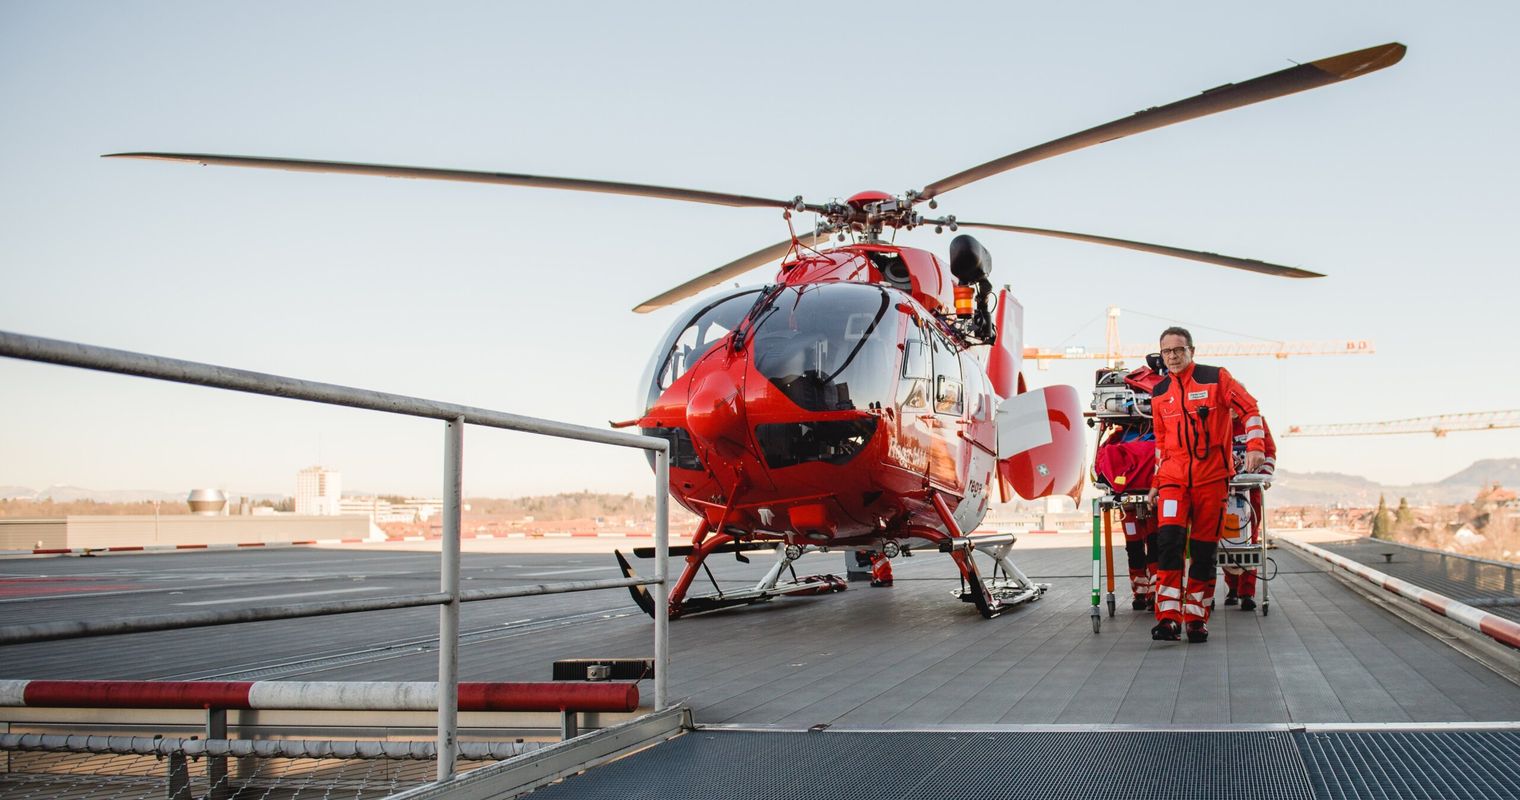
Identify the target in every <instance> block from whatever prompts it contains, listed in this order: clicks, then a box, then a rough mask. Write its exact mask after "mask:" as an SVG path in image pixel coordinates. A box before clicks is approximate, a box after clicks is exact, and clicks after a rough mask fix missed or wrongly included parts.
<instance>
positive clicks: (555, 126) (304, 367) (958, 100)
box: [0, 0, 1520, 495]
mask: <svg viewBox="0 0 1520 800" xmlns="http://www.w3.org/2000/svg"><path fill="white" fill-rule="evenodd" d="M729 5H731V4H721V3H687V4H664V3H623V2H607V3H563V4H551V3H498V2H489V3H487V2H482V3H458V2H441V3H428V4H414V3H406V4H403V3H373V2H353V3H332V2H329V3H294V2H285V3H242V4H232V3H199V2H185V3H166V2H147V3H107V2H96V3H77V2H48V3H42V2H0V144H3V147H0V329H5V330H10V331H16V332H22V333H30V334H37V335H42V336H48V337H54V338H61V339H69V340H76V341H81V342H87V343H92V344H101V345H107V346H111V347H118V348H124V349H130V350H137V351H142V352H147V353H154V354H161V355H167V356H173V357H178V358H186V359H193V360H198V361H208V362H213V363H219V364H226V365H231V366H238V367H243V368H248V369H255V370H261V371H267V372H275V373H282V374H287V375H293V376H297V377H302V378H309V379H315V380H322V381H328V382H333V383H344V384H351V385H359V386H366V387H372V388H376V389H382V390H387V391H393V392H402V393H407V394H414V395H421V396H425V397H432V398H438V399H444V400H450V401H458V402H463V403H468V404H471V405H478V406H485V407H490V408H498V409H502V410H507V411H513V412H518V413H524V414H532V415H540V416H549V417H555V418H560V419H565V420H570V421H574V422H580V423H585V424H592V425H599V424H603V423H604V422H605V421H606V420H608V419H624V418H628V417H630V416H633V415H634V414H635V413H636V412H637V411H638V409H636V408H635V407H634V396H635V391H636V384H637V382H638V377H639V373H640V371H641V369H642V367H643V365H644V362H645V361H646V359H647V358H648V356H649V351H650V349H651V348H652V346H653V340H654V339H655V338H656V337H657V336H658V335H659V334H660V333H661V332H662V331H663V330H664V329H665V327H666V326H667V325H669V324H670V322H671V320H672V319H673V318H674V316H675V315H676V314H677V313H679V311H678V310H676V309H667V310H664V311H661V312H657V313H654V314H650V315H635V314H633V313H631V312H630V311H629V309H630V308H631V307H632V306H633V305H634V304H635V303H637V302H639V301H641V300H643V299H645V298H646V297H649V296H651V295H653V294H655V293H656V292H658V291H661V290H663V289H665V288H668V287H670V286H673V285H675V284H677V283H679V282H681V281H683V280H685V279H687V278H688V277H691V276H692V275H695V274H697V273H699V272H702V271H705V270H708V269H710V268H712V267H713V266H716V265H718V264H721V263H724V262H726V261H728V260H730V259H732V258H734V257H736V256H738V255H740V254H743V253H747V252H749V251H750V250H753V249H755V248H757V247H759V246H762V245H765V244H769V243H771V242H774V241H777V240H779V239H781V238H783V237H784V236H785V227H784V225H783V223H782V220H781V219H780V216H779V213H778V212H775V211H772V210H764V209H730V208H723V207H717V206H702V205H693V204H683V203H674V202H667V201H658V200H646V199H639V198H627V197H613V196H604V195H588V194H579V193H571V192H554V191H539V190H529V189H519V188H512V187H495V186H476V185H467V184H451V183H430V182H418V181H401V180H387V179H379V178H364V177H350V176H336V175H306V174H295V173H282V172H266V171H257V170H239V169H230V168H201V167H196V166H188V165H178V164H164V163H153V162H142V161H124V160H102V159H100V158H98V156H99V155H100V154H102V153H111V152H120V151H131V150H167V151H190V152H213V153H233V154H246V155H275V156H288V157H301V158H320V159H337V160H349V161H372V162H381V163H393V164H414V165H422V166H438V167H458V168H463V169H480V170H500V171H507V172H524V173H531V174H543V175H557V176H568V177H593V178H603V179H609V180H624V181H633V182H643V183H656V184H665V185H674V186H689V187H694V188H706V189H714V190H723V191H734V192H741V193H752V194H758V195H763V196H773V197H791V196H792V195H794V194H802V195H804V196H805V197H806V198H808V199H809V200H811V201H825V200H827V199H830V198H833V197H845V196H848V195H850V194H853V193H855V192H857V191H860V190H863V189H882V190H886V191H891V192H901V191H903V190H905V189H909V188H918V187H921V186H923V185H924V184H925V183H927V182H930V181H933V180H935V179H938V178H942V177H944V176H946V175H949V174H951V173H954V172H957V171H959V170H961V169H963V168H965V167H968V166H971V165H973V164H978V163H981V162H983V161H987V160H990V159H992V158H995V157H997V156H1000V155H1003V154H1006V153H1009V152H1013V151H1014V150H1018V149H1022V148H1024V147H1027V146H1030V145H1033V144H1037V143H1040V142H1043V141H1046V140H1049V139H1052V138H1055V137H1058V136H1061V135H1064V134H1067V133H1070V132H1073V131H1076V130H1079V129H1082V128H1086V127H1090V126H1092V125H1095V124H1099V123H1102V122H1106V121H1109V120H1112V119H1116V118H1118V117H1121V116H1125V115H1127V114H1129V113H1131V112H1134V111H1136V110H1139V109H1142V108H1146V107H1149V106H1154V105H1161V104H1164V103H1168V102H1171V101H1174V100H1178V99H1181V98H1183V97H1187V96H1190V95H1192V94H1194V93H1196V92H1198V91H1200V90H1203V89H1206V88H1209V87H1213V86H1217V85H1219V84H1222V83H1227V82H1231V81H1242V80H1246V79H1249V78H1253V77H1256V76H1258V75H1263V74H1266V73H1268V72H1273V71H1276V70H1278V69H1282V68H1285V67H1287V66H1289V65H1290V64H1291V62H1292V61H1295V60H1296V61H1308V60H1313V59H1317V58H1322V57H1325V56H1330V55H1335V54H1339V53H1343V52H1347V51H1350V50H1356V49H1360V48H1363V47H1369V46H1372V45H1376V44H1382V43H1385V42H1390V41H1400V42H1403V43H1405V44H1407V45H1408V46H1409V54H1408V56H1407V57H1406V58H1405V60H1404V62H1403V63H1401V64H1399V65H1397V66H1395V67H1392V68H1390V69H1388V70H1385V71H1382V72H1378V73H1375V74H1373V75H1370V76H1367V77H1364V78H1361V79H1358V80H1354V81H1350V82H1347V83H1342V84H1337V85H1334V86H1331V87H1328V88H1323V89H1317V90H1314V91H1312V92H1308V93H1304V94H1299V95H1293V96H1290V97H1287V98H1282V99H1277V100H1273V101H1270V102H1267V103H1263V104H1260V105H1255V106H1251V107H1248V108H1245V109H1239V110H1235V111H1231V112H1227V113H1224V114H1221V115H1218V116H1214V117H1209V118H1206V119H1202V120H1195V121H1192V122H1188V123H1184V124H1182V125H1177V126H1173V127H1170V128H1165V129H1162V130H1160V131H1154V132H1151V133H1146V134H1142V135H1139V136H1135V137H1131V138H1127V139H1124V140H1121V141H1116V142H1109V143H1106V144H1103V145H1100V146H1097V147H1093V148H1090V149H1087V150H1084V151H1081V152H1078V153H1074V154H1070V155H1066V156H1062V157H1059V158H1055V159H1051V160H1049V161H1045V162H1041V163H1039V164H1036V165H1033V166H1029V167H1025V168H1022V169H1019V170H1016V171H1014V172H1010V173H1006V174H1003V175H1001V176H997V177H994V178H990V179H988V180H984V181H982V182H981V183H979V184H976V185H973V186H970V187H966V188H963V189H959V190H956V191H954V192H951V193H949V194H947V195H945V196H944V197H942V198H941V200H942V206H941V208H942V210H943V211H946V212H949V213H954V214H957V215H959V216H960V217H962V218H964V219H976V220H981V221H990V222H1006V223H1010V224H1017V225H1030V226H1038V227H1051V228H1061V229H1067V230H1077V231H1084V232H1089V233H1096V234H1104V235H1110V236H1118V237H1125V238H1134V239H1141V240H1145V241H1153V242H1160V243H1166V244H1173V245H1177V246H1182V247H1191V248H1197V249H1204V250H1214V251H1217V252H1222V253H1228V254H1231V255H1239V256H1245V257H1252V258H1260V259H1264V260H1268V261H1275V262H1278V263H1286V264H1293V265H1298V266H1303V267H1306V268H1309V269H1314V270H1317V271H1321V272H1326V273H1328V274H1329V275H1330V277H1328V278H1325V279H1322V280H1317V281H1291V280H1285V279H1277V278H1270V277H1266V276H1260V275H1255V274H1250V273H1243V272H1238V271H1234V270H1228V269H1222V268H1218V267H1211V266H1206V265H1201V264H1195V263H1192V262H1184V261H1176V260H1172V259H1166V258H1162V257H1158V256H1150V255H1145V254H1141V253H1133V252H1127V251H1119V250H1115V251H1109V250H1108V249H1107V248H1100V247H1094V246H1090V245H1083V244H1078V243H1072V242H1062V241H1055V240H1049V241H1046V240H1036V239H1032V238H1030V237H1019V236H1017V235H1015V234H1002V233H988V234H986V235H983V236H981V237H980V238H981V239H982V240H983V242H984V243H985V244H986V245H987V246H988V248H989V249H990V250H991V251H992V253H993V257H994V263H995V266H994V274H993V278H994V280H995V282H997V283H999V284H1004V283H1006V284H1009V285H1011V286H1012V287H1013V288H1014V290H1015V291H1016V293H1017V294H1018V295H1019V296H1020V297H1021V299H1022V301H1023V302H1024V304H1025V305H1026V307H1027V310H1028V312H1027V315H1028V323H1027V341H1028V342H1029V343H1030V344H1035V345H1046V346H1055V345H1058V344H1087V345H1090V346H1093V345H1101V344H1102V341H1103V326H1102V318H1101V315H1102V313H1103V309H1104V308H1105V307H1106V306H1107V305H1109V304H1117V305H1120V306H1122V307H1124V308H1126V309H1132V310H1133V311H1136V312H1144V313H1145V314H1150V315H1153V317H1146V316H1142V315H1140V314H1138V313H1126V314H1125V316H1124V317H1123V322H1122V329H1123V333H1124V337H1125V338H1126V339H1127V340H1134V341H1140V340H1149V339H1151V338H1152V337H1154V336H1155V334H1156V333H1157V332H1158V331H1159V329H1160V328H1161V327H1164V324H1165V323H1164V322H1162V321H1161V320H1160V319H1157V318H1165V319H1172V320H1177V321H1181V322H1183V323H1185V324H1190V325H1191V326H1192V327H1193V329H1194V331H1195V333H1196V334H1197V336H1198V338H1199V340H1200V341H1218V340H1236V339H1240V338H1242V337H1240V336H1238V335H1235V334H1237V333H1244V334H1249V335H1251V336H1255V337H1262V338H1269V339H1339V338H1368V339H1373V340H1375V342H1376V344H1377V348H1378V354H1377V355H1376V356H1373V357H1369V358H1311V359H1297V360H1289V361H1285V362H1280V361H1275V360H1271V359H1254V360H1246V359H1242V360H1232V361H1231V360H1227V361H1222V362H1221V363H1224V364H1225V365H1226V366H1228V367H1230V369H1231V370H1232V371H1233V372H1235V373H1236V375H1237V376H1238V377H1240V378H1241V379H1242V380H1243V381H1245V382H1246V384H1247V385H1248V386H1249V387H1250V388H1251V389H1252V390H1253V391H1254V392H1255V393H1256V395H1257V396H1258V398H1259V399H1260V400H1261V401H1262V404H1263V407H1264V410H1265V411H1266V413H1267V416H1268V418H1269V420H1271V421H1272V422H1274V423H1275V427H1277V428H1278V429H1279V430H1284V429H1286V427H1287V426H1288V425H1290V424H1306V423H1327V422H1355V421H1364V420H1377V419H1389V418H1396V417H1408V416H1419V415H1427V414H1440V413H1450V412H1460V411H1480V410H1494V409H1504V408H1513V407H1516V406H1517V405H1520V373H1517V371H1516V370H1515V369H1514V368H1513V367H1512V364H1513V362H1514V356H1515V349H1516V347H1515V345H1514V344H1513V331H1514V323H1513V321H1512V320H1513V315H1514V313H1515V311H1514V309H1515V304H1516V298H1517V292H1516V289H1517V285H1520V280H1517V278H1516V277H1515V262H1516V257H1515V256H1514V242H1513V234H1514V232H1515V220H1516V201H1515V186H1516V185H1517V184H1520V180H1517V179H1520V154H1517V148H1516V146H1515V143H1516V142H1517V141H1520V105H1517V103H1516V102H1515V98H1516V88H1515V80H1516V77H1517V76H1520V49H1517V48H1516V47H1515V45H1514V40H1513V36H1514V31H1515V30H1517V29H1520V5H1516V4H1514V3H1510V2H1497V1H1496V2H1481V3H1480V2H1473V3H1458V4H1441V3H1429V2H1387V1H1386V0H1377V1H1376V2H1338V3H1325V2H1320V1H1318V0H1316V1H1315V2H1276V3H1219V2H1196V3H1194V2H1169V3H1133V2H1090V3H1065V4H1060V3H1055V4H1053V3H1006V2H1005V3H985V4H979V5H978V4H970V5H958V6H956V5H941V6H935V5H933V4H925V3H922V2H912V3H907V2H904V3H892V2H880V3H872V4H869V5H859V4H842V3H818V4H807V5H800V4H780V5H777V4H751V5H750V6H747V7H746V8H745V9H743V10H731V9H729V8H727V6H729ZM900 241H903V242H905V243H909V244H916V245H918V246H924V247H929V248H932V249H936V250H937V251H939V252H941V253H943V252H944V248H945V247H946V246H947V245H948V237H941V238H935V237H934V235H933V234H932V233H927V232H915V233H913V234H909V235H905V236H904V237H903V238H902V239H900ZM771 274H772V273H771V272H770V271H769V270H758V271H756V272H755V273H754V274H753V275H752V276H749V277H748V278H747V279H746V282H756V283H757V282H762V281H764V280H765V279H767V278H769V277H770V275H771ZM1226 332H1231V333H1226ZM1094 366H1095V365H1094V364H1093V363H1091V362H1086V363H1083V364H1081V365H1080V366H1068V367H1058V368H1053V369H1051V370H1049V371H1044V372H1032V373H1031V375H1030V377H1031V380H1032V382H1033V383H1035V384H1037V385H1043V384H1048V383H1073V384H1075V385H1077V386H1079V387H1080V388H1082V389H1083V391H1084V392H1085V391H1086V389H1087V388H1088V387H1089V386H1090V384H1091V380H1092V368H1093V367H1094ZM441 428H442V425H441V423H434V422H427V421H417V420H407V419H401V418H392V417H387V416H384V415H379V414H373V413H367V412H358V411H349V410H342V409H329V408H323V407H319V406H314V405H308V404H301V403H293V402H289V401H278V400H272V399H265V398H256V397H249V396H238V395H232V394H228V393H223V392H216V391H212V390H207V389H197V388H192V387H181V386H174V385H168V384H159V383H155V382H150V381H144V380H140V379H132V378H123V377H115V376H106V375H97V374H91V373H86V372H82V371H78V370H70V369H65V368H60V367H52V366H45V365H37V364H28V363H21V362H15V361H9V360H0V485H13V484H14V485H22V486H30V487H33V488H43V487H45V486H48V485H51V484H74V485H83V486H90V487H95V488H143V489H162V490H188V489H190V488H192V487H197V486H221V487H226V488H228V489H230V490H233V491H254V492H263V491H271V492H290V491H293V488H294V481H295V472H296V471H297V470H298V469H299V468H301V467H303V466H307V465H310V464H313V463H317V462H318V461H319V460H320V462H321V463H323V464H325V465H327V466H329V467H332V468H335V469H339V470H341V471H342V472H343V473H344V485H345V488H348V489H355V490H368V491H377V492H401V493H418V494H434V495H436V494H437V493H438V491H439V488H438V487H439V486H440V484H441V468H440V463H441V444H442V430H441ZM465 449H466V470H465V484H466V491H467V492H469V493H471V494H490V495H519V494H529V493H539V492H550V491H561V490H576V489H581V488H589V489H595V490H607V491H635V492H647V491H648V490H649V488H650V487H651V486H652V479H651V477H650V475H649V472H648V469H647V468H646V467H645V466H644V464H643V461H642V459H641V458H639V457H638V456H636V455H634V454H632V453H627V452H622V451H613V450H610V449H606V448H598V447H594V446H567V445H565V444H563V443H558V442H546V441H540V440H535V439H534V438H532V437H528V436H525V435H520V434H509V433H505V432H497V431H478V430H474V429H472V430H471V431H470V433H469V434H468V436H467V438H466V445H465ZM1280 449H1281V457H1280V459H1279V460H1280V462H1281V463H1282V465H1283V467H1284V468H1286V469H1292V470H1298V471H1308V470H1334V471H1341V472H1351V473H1358V474H1363V475H1366V476H1368V477H1371V478H1373V479H1375V480H1380V481H1384V482H1389V483H1407V482H1422V481H1431V480H1437V479H1439V478H1441V477H1443V476H1445V475H1447V474H1449V473H1451V472H1453V471H1455V470H1457V469H1460V468H1461V467H1463V466H1465V465H1467V464H1468V463H1469V462H1471V461H1472V460H1474V459H1477V458H1484V457H1507V456H1516V455H1520V431H1508V432H1499V433H1469V434H1453V435H1451V436H1449V437H1447V438H1445V439H1440V440H1437V439H1434V438H1426V437H1409V436H1405V437H1374V438H1357V439H1289V440H1286V441H1283V442H1282V444H1281V448H1280Z"/></svg>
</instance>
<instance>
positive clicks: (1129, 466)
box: [1095, 440, 1156, 492]
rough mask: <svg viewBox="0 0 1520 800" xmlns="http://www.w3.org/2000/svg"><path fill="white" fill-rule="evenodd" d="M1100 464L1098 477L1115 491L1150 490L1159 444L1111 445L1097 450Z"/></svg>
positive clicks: (1136, 442) (1141, 441)
mask: <svg viewBox="0 0 1520 800" xmlns="http://www.w3.org/2000/svg"><path fill="white" fill-rule="evenodd" d="M1097 461H1098V463H1097V464H1096V465H1095V466H1096V469H1097V470H1098V477H1100V478H1102V479H1103V482H1104V483H1106V484H1108V485H1109V486H1110V487H1112V488H1113V489H1114V490H1115V491H1119V492H1132V491H1138V490H1147V489H1150V488H1151V483H1152V480H1153V479H1154V478H1155V477H1156V443H1155V442H1154V441H1147V440H1136V441H1132V442H1109V443H1107V444H1105V445H1103V446H1102V447H1100V448H1098V459H1097Z"/></svg>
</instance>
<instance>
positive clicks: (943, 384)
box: [929, 333, 966, 416]
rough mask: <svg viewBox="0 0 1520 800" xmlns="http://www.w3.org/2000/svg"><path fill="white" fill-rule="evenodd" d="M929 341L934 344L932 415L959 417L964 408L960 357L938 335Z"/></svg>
mask: <svg viewBox="0 0 1520 800" xmlns="http://www.w3.org/2000/svg"><path fill="white" fill-rule="evenodd" d="M929 339H930V341H932V342H933V343H934V413H936V414H954V415H955V416H960V415H961V413H962V412H963V411H965V407H966V398H965V387H964V386H963V385H962V384H961V361H960V357H959V356H958V355H957V354H956V352H955V350H954V349H953V348H951V347H950V343H949V342H946V341H945V340H944V338H943V337H941V336H940V335H939V334H938V333H930V334H929Z"/></svg>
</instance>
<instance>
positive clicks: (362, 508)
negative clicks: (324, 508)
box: [339, 497, 443, 522]
mask: <svg viewBox="0 0 1520 800" xmlns="http://www.w3.org/2000/svg"><path fill="white" fill-rule="evenodd" d="M339 513H341V514H343V515H345V516H353V515H363V516H367V517H369V518H370V521H371V522H427V521H428V520H429V519H431V518H433V517H434V516H436V515H438V514H441V513H443V501H442V500H433V499H418V498H415V497H408V498H407V499H406V500H405V501H404V502H392V501H390V500H383V499H381V498H379V497H345V498H343V500H342V501H341V502H340V503H339Z"/></svg>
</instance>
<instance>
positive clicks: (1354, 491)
mask: <svg viewBox="0 0 1520 800" xmlns="http://www.w3.org/2000/svg"><path fill="white" fill-rule="evenodd" d="M1386 491H1388V490H1387V489H1386V488H1384V487H1383V486H1382V484H1378V483H1374V482H1372V481H1370V480H1367V479H1366V478H1363V477H1362V476H1360V475H1344V474H1341V473H1339V472H1291V471H1289V470H1285V469H1284V470H1278V471H1277V476H1276V477H1275V478H1274V479H1273V480H1272V493H1271V499H1270V502H1271V504H1272V505H1274V506H1332V505H1349V506H1364V505H1377V499H1378V495H1379V494H1382V493H1384V492H1386ZM1411 500H1412V498H1411Z"/></svg>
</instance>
